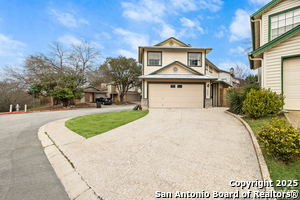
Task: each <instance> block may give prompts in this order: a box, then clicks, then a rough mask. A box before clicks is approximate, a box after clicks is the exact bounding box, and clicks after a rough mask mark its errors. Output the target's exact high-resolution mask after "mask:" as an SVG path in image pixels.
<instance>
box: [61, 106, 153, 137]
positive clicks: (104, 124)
mask: <svg viewBox="0 0 300 200" xmlns="http://www.w3.org/2000/svg"><path fill="white" fill-rule="evenodd" d="M148 112H149V111H148V110H147V111H138V110H131V111H122V112H111V113H98V114H93V115H86V116H81V117H76V118H73V119H70V120H68V121H66V124H65V125H66V127H67V128H69V129H70V130H71V131H74V132H75V133H78V134H79V135H81V136H83V137H85V138H90V137H93V136H95V135H99V134H101V133H104V132H107V131H110V130H112V129H114V128H117V127H119V126H122V125H125V124H128V123H129V122H132V121H135V120H137V119H139V118H141V117H144V116H145V115H147V114H148Z"/></svg>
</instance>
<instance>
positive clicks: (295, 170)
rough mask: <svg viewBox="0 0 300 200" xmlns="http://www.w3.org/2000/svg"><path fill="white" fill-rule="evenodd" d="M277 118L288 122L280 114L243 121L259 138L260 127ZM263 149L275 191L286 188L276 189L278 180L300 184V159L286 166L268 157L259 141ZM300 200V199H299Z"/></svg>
mask: <svg viewBox="0 0 300 200" xmlns="http://www.w3.org/2000/svg"><path fill="white" fill-rule="evenodd" d="M274 117H276V118H278V119H284V120H286V121H287V119H286V118H285V116H284V114H279V115H273V116H271V115H269V116H264V117H262V118H260V119H257V120H254V119H251V118H249V117H243V119H244V120H245V121H246V122H247V123H248V124H249V125H250V127H251V128H252V130H253V132H254V134H255V135H256V137H257V132H258V131H259V130H260V127H261V126H262V125H264V124H265V123H270V122H271V120H272V119H273V118H274ZM258 142H259V144H260V147H261V150H262V152H263V154H264V157H265V161H266V163H267V165H268V169H269V172H270V176H271V179H272V181H273V182H274V186H275V190H284V187H276V180H286V181H288V180H292V181H293V180H298V181H299V182H300V159H299V160H298V162H295V163H289V164H287V165H286V164H284V163H283V162H282V161H280V160H278V159H276V158H274V157H273V156H271V155H268V154H267V152H266V150H265V148H264V145H263V143H261V142H260V141H258ZM286 189H288V190H298V191H299V190H300V186H298V187H296V188H289V187H288V188H286ZM298 199H299V198H298Z"/></svg>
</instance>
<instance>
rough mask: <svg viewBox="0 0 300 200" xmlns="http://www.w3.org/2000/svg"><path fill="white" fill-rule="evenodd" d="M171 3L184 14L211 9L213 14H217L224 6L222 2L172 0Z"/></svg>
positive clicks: (213, 0) (210, 0)
mask: <svg viewBox="0 0 300 200" xmlns="http://www.w3.org/2000/svg"><path fill="white" fill-rule="evenodd" d="M171 2H172V3H171V5H172V6H173V7H174V9H181V10H183V11H184V12H187V11H196V10H199V9H209V10H210V11H212V12H217V11H219V10H220V9H221V8H222V5H223V4H224V2H223V1H221V0H172V1H171Z"/></svg>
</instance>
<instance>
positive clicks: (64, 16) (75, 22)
mask: <svg viewBox="0 0 300 200" xmlns="http://www.w3.org/2000/svg"><path fill="white" fill-rule="evenodd" d="M49 14H51V15H52V16H54V17H55V18H56V19H57V20H58V21H59V22H60V23H62V24H63V25H64V26H67V27H71V28H72V27H75V28H78V27H79V26H81V25H83V24H86V25H90V24H89V22H88V21H87V20H86V19H83V18H78V19H76V17H75V16H74V15H72V14H69V13H63V12H60V11H57V10H55V9H51V10H50V11H49Z"/></svg>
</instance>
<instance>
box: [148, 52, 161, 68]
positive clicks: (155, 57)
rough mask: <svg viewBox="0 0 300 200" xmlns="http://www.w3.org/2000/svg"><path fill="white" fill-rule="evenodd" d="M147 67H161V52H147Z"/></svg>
mask: <svg viewBox="0 0 300 200" xmlns="http://www.w3.org/2000/svg"><path fill="white" fill-rule="evenodd" d="M148 65H154V66H157V65H161V52H148Z"/></svg>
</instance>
